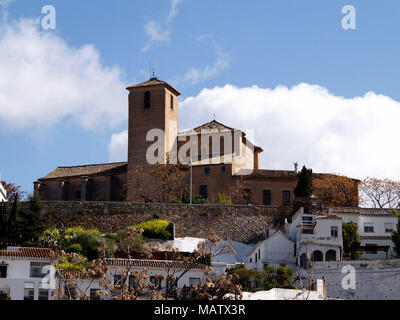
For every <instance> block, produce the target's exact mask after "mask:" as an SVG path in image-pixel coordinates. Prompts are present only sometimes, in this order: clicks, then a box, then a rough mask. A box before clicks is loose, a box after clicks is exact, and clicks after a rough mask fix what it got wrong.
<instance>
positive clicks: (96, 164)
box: [57, 161, 128, 169]
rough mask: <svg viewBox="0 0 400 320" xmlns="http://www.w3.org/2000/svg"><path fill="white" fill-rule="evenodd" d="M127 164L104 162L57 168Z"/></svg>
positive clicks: (124, 162)
mask: <svg viewBox="0 0 400 320" xmlns="http://www.w3.org/2000/svg"><path fill="white" fill-rule="evenodd" d="M127 163H128V162H127V161H121V162H106V163H93V164H82V165H75V166H58V167H57V168H60V169H63V168H78V167H93V166H105V165H108V164H127Z"/></svg>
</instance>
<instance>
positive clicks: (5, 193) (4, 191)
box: [0, 182, 8, 203]
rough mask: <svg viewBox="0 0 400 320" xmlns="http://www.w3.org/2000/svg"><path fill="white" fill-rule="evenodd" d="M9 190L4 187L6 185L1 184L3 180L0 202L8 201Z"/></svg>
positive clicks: (0, 185) (0, 186)
mask: <svg viewBox="0 0 400 320" xmlns="http://www.w3.org/2000/svg"><path fill="white" fill-rule="evenodd" d="M7 200H8V199H7V191H6V189H5V188H4V186H3V185H2V184H1V182H0V203H1V202H3V201H4V202H7Z"/></svg>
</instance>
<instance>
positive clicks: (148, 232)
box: [135, 220, 173, 240]
mask: <svg viewBox="0 0 400 320" xmlns="http://www.w3.org/2000/svg"><path fill="white" fill-rule="evenodd" d="M135 228H136V229H143V236H144V237H145V238H148V239H161V240H172V233H173V225H172V223H171V222H169V221H165V220H151V221H146V222H142V223H140V224H138V225H136V226H135Z"/></svg>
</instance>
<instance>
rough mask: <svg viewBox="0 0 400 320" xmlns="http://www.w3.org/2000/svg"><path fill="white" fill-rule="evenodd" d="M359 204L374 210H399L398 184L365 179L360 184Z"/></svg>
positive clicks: (396, 182) (389, 181) (391, 181)
mask: <svg viewBox="0 0 400 320" xmlns="http://www.w3.org/2000/svg"><path fill="white" fill-rule="evenodd" d="M360 191H361V203H362V205H364V206H373V207H375V208H393V209H398V208H400V182H398V181H393V180H390V179H384V180H381V179H375V178H367V179H365V180H364V181H363V182H362V183H361V184H360Z"/></svg>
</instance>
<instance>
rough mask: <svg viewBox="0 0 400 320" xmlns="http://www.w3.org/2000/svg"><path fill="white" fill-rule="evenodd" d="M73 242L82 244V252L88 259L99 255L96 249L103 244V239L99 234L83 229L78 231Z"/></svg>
mask: <svg viewBox="0 0 400 320" xmlns="http://www.w3.org/2000/svg"><path fill="white" fill-rule="evenodd" d="M74 243H76V244H80V245H81V246H82V249H83V251H82V254H83V255H84V256H86V257H87V258H88V259H89V260H93V259H97V258H98V257H99V251H98V249H99V248H100V247H102V246H103V245H104V241H103V239H102V238H101V236H100V235H99V234H96V233H93V232H90V231H83V232H80V233H78V234H77V235H76V236H75V238H74Z"/></svg>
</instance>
